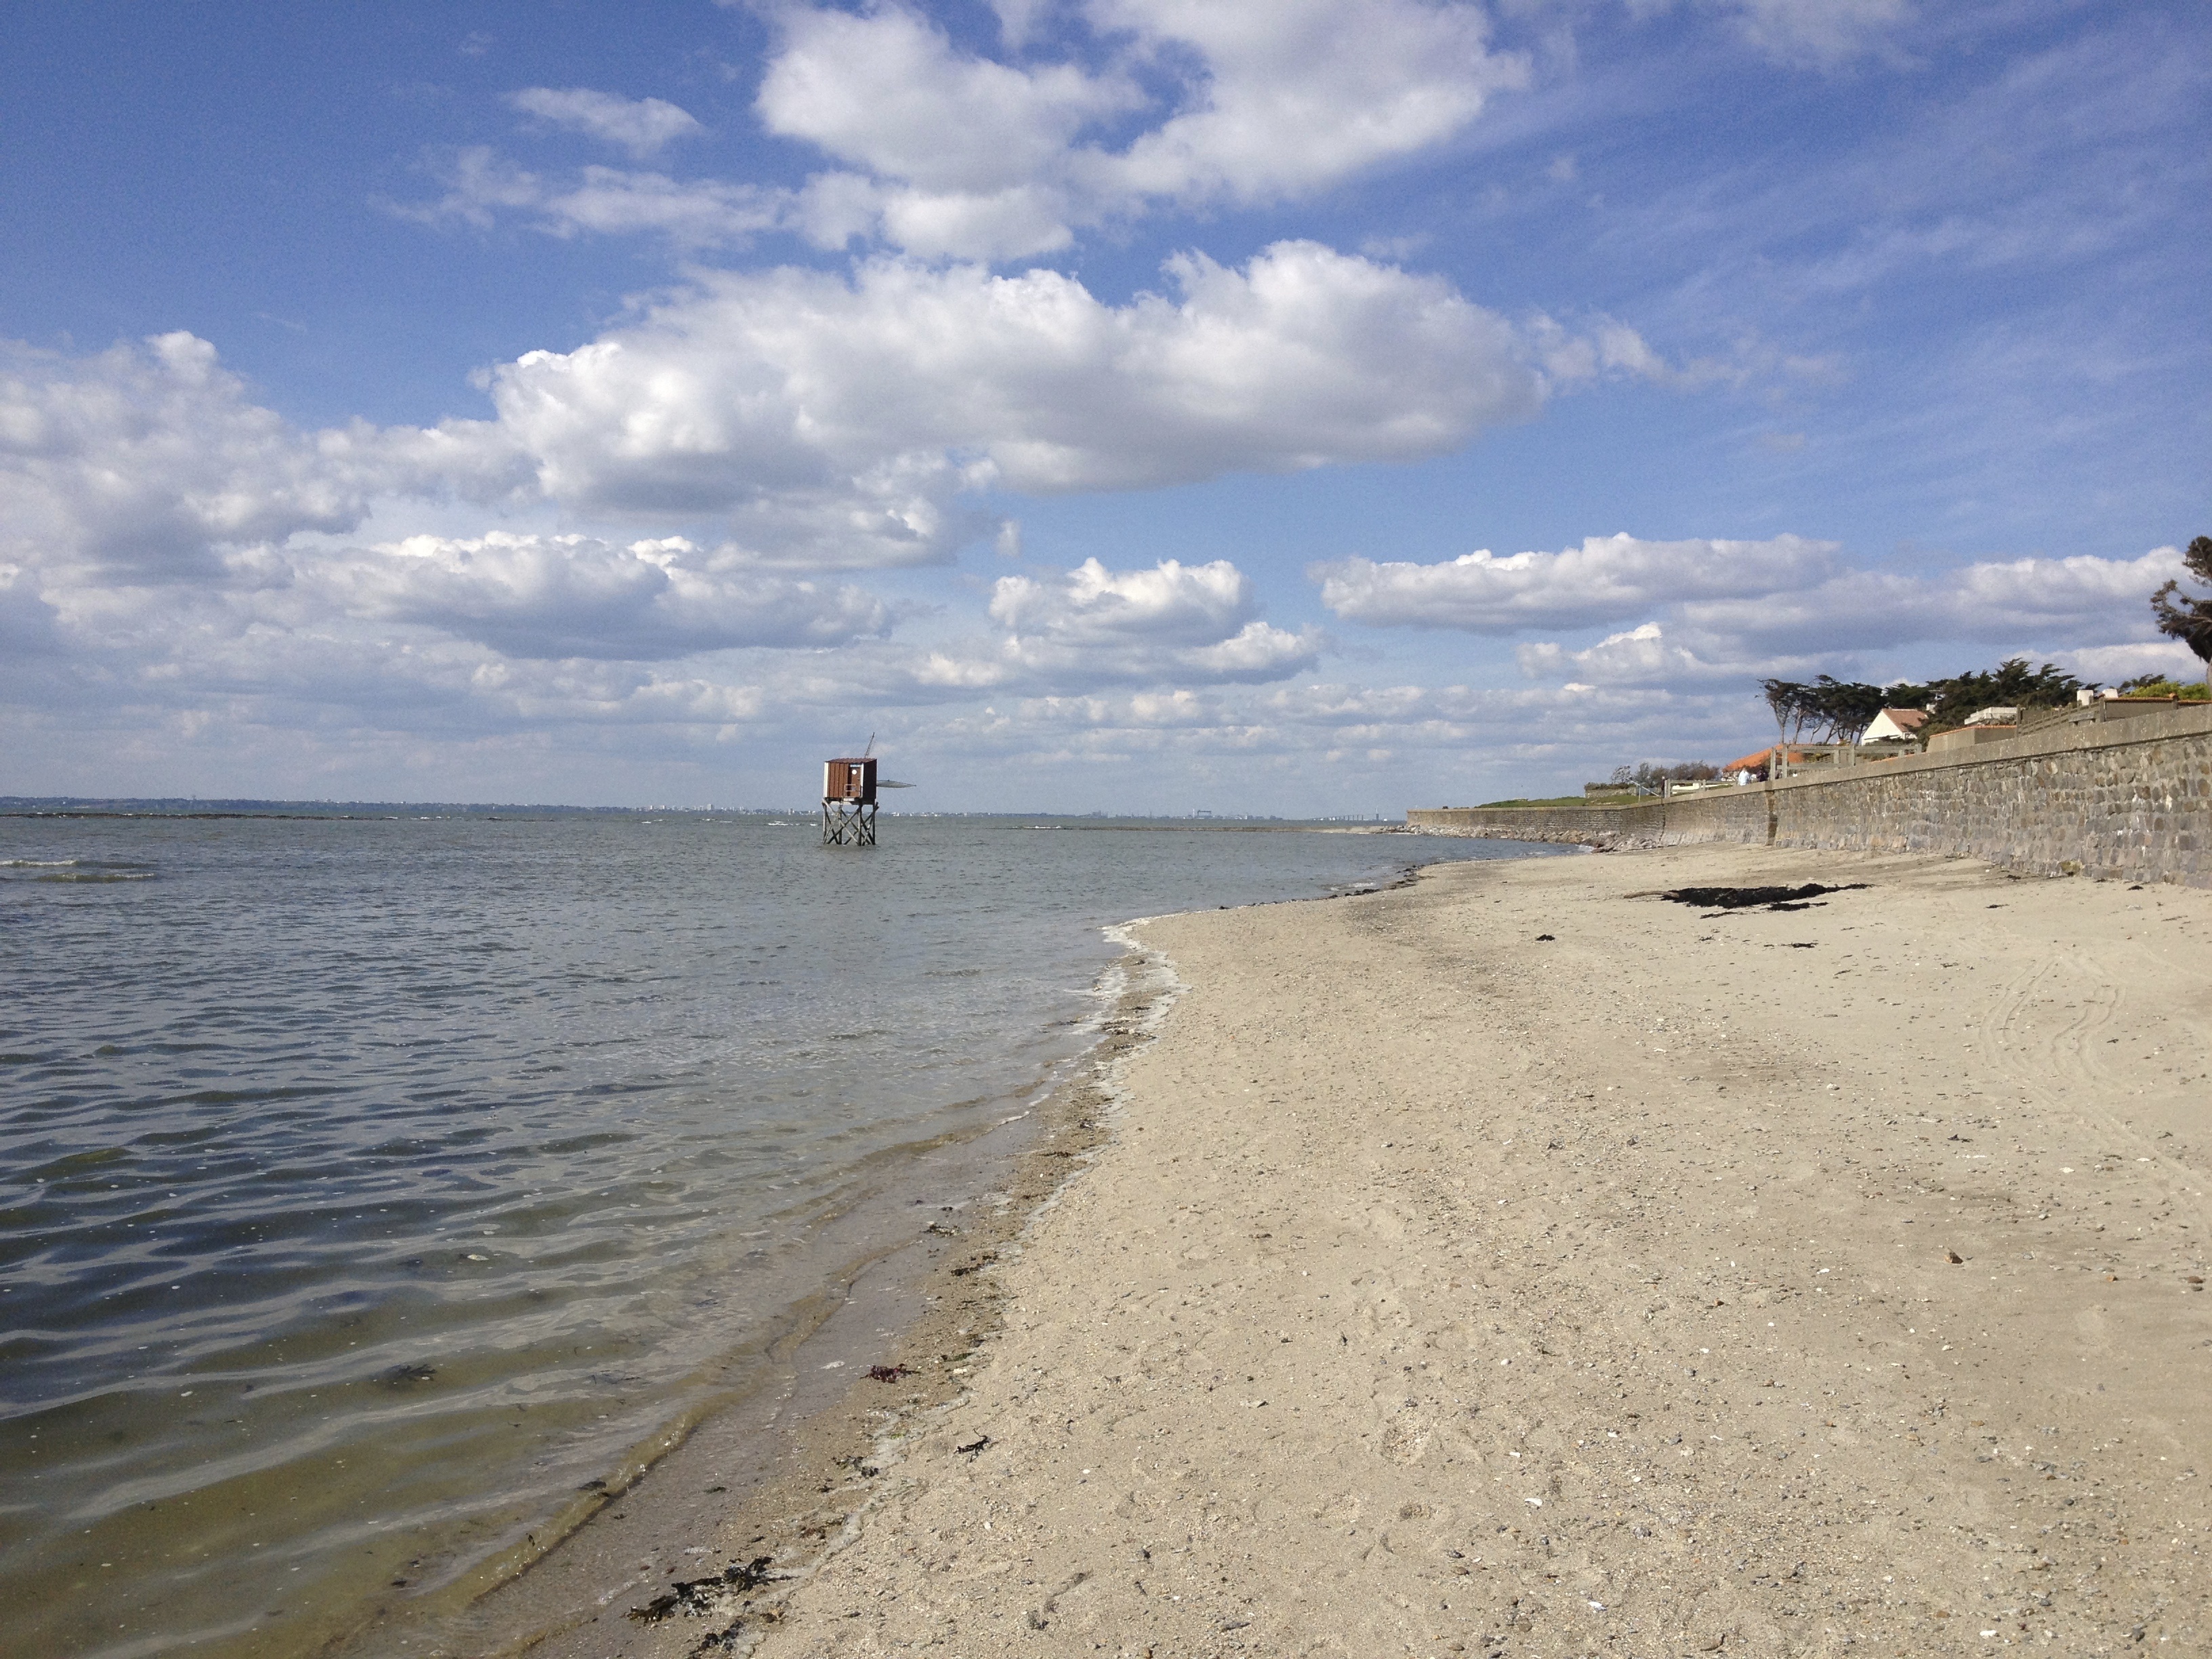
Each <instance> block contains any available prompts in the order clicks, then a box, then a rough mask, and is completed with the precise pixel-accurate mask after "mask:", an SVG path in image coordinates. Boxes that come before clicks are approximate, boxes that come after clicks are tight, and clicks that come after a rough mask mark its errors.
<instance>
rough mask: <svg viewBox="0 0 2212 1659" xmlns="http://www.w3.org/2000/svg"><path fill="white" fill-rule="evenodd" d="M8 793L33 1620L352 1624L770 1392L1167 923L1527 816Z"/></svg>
mask: <svg viewBox="0 0 2212 1659" xmlns="http://www.w3.org/2000/svg"><path fill="white" fill-rule="evenodd" d="M817 843H818V836H817V829H816V826H815V823H814V822H813V820H812V819H811V817H805V816H801V815H791V816H787V817H780V818H779V817H772V816H766V815H757V814H734V813H719V814H718V813H713V812H706V813H670V814H654V813H639V814H625V815H563V816H549V817H526V816H525V817H516V816H513V815H503V814H486V813H454V814H437V813H431V812H410V811H406V810H405V809H395V810H394V811H392V813H391V814H390V815H388V816H374V815H367V814H364V815H360V816H352V817H307V816H276V815H270V814H262V815H252V814H248V815H242V816H232V817H185V816H181V815H174V816H154V817H69V818H63V817H5V818H0V966H4V968H5V971H6V977H5V985H6V994H5V998H4V1002H0V1607H6V1608H7V1609H8V1617H7V1618H6V1619H5V1620H0V1654H5V1655H9V1656H15V1655H22V1656H33V1655H35V1656H40V1659H58V1656H95V1655H96V1656H102V1659H128V1656H138V1655H151V1654H167V1653H174V1652H184V1651H191V1652H194V1653H200V1654H216V1655H224V1656H246V1655H255V1656H258V1655H289V1654H298V1653H304V1652H307V1651H310V1650H314V1649H316V1648H318V1647H319V1646H321V1645H322V1644H324V1643H325V1642H326V1641H327V1640H328V1639H329V1638H331V1635H332V1634H333V1633H335V1632H341V1631H343V1629H344V1628H345V1627H346V1625H347V1622H348V1620H349V1616H351V1615H355V1614H357V1613H358V1611H359V1610H360V1609H362V1608H363V1607H366V1606H368V1603H369V1601H370V1599H371V1598H372V1596H374V1595H387V1596H388V1595H391V1594H392V1593H395V1592H394V1589H393V1587H394V1586H395V1585H397V1586H399V1587H401V1588H405V1589H409V1591H410V1593H420V1590H421V1589H422V1588H423V1587H435V1585H436V1584H437V1583H441V1582H446V1583H450V1582H452V1581H453V1580H454V1579H456V1578H457V1577H459V1576H461V1575H464V1574H465V1573H467V1572H468V1571H470V1569H471V1567H472V1566H476V1567H480V1566H481V1564H482V1563H483V1562H484V1561H485V1560H487V1559H490V1558H492V1557H494V1556H495V1555H497V1554H498V1553H500V1552H501V1551H507V1550H511V1549H512V1547H513V1546H514V1545H515V1543H516V1541H517V1540H518V1539H520V1538H523V1537H526V1536H528V1535H530V1534H531V1529H532V1528H543V1527H544V1526H546V1525H547V1524H548V1523H549V1522H551V1521H552V1520H553V1519H554V1518H555V1517H556V1516H558V1515H560V1514H561V1513H562V1509H563V1506H564V1504H572V1503H573V1499H574V1494H575V1493H576V1492H578V1491H579V1490H580V1488H588V1487H589V1486H591V1484H592V1481H593V1480H595V1479H605V1477H606V1476H607V1475H608V1474H609V1473H610V1472H611V1470H612V1469H613V1468H615V1467H616V1466H617V1464H619V1463H620V1462H622V1461H623V1459H624V1458H626V1457H634V1456H635V1454H636V1449H637V1448H638V1447H640V1446H641V1445H646V1444H649V1443H653V1437H655V1436H656V1435H657V1434H658V1435H661V1436H663V1437H664V1438H665V1434H666V1432H667V1431H668V1428H669V1425H671V1424H677V1423H680V1422H681V1421H684V1420H685V1419H687V1418H688V1417H690V1416H695V1415H696V1414H697V1413H698V1412H700V1411H701V1410H702V1409H705V1408H706V1407H708V1406H709V1405H711V1404H712V1403H713V1400H714V1397H717V1395H716V1391H717V1390H720V1391H724V1392H726V1391H727V1390H728V1389H731V1388H732V1387H733V1386H735V1384H734V1383H733V1381H732V1379H733V1378H739V1379H740V1380H741V1377H742V1374H743V1370H744V1367H743V1365H742V1364H739V1363H738V1362H739V1360H740V1359H742V1358H743V1357H744V1355H746V1354H747V1353H749V1352H755V1351H757V1350H758V1349H759V1348H760V1346H761V1345H763V1343H764V1342H765V1341H766V1340H768V1339H769V1337H770V1336H771V1335H772V1334H774V1333H775V1331H776V1330H778V1329H779V1328H781V1327H780V1323H779V1322H781V1321H785V1320H787V1318H788V1316H789V1315H790V1310H792V1308H793V1307H794V1306H795V1305H797V1304H798V1303H799V1301H800V1300H802V1299H803V1298H805V1297H807V1296H808V1295H809V1294H811V1293H812V1292H814V1291H817V1290H818V1289H819V1288H820V1286H819V1285H818V1284H816V1283H813V1282H811V1279H810V1275H812V1276H815V1277H817V1278H818V1276H819V1274H820V1273H822V1272H823V1264H822V1263H821V1262H820V1261H817V1259H816V1258H815V1257H813V1256H811V1255H809V1253H808V1249H807V1244H808V1241H809V1239H810V1238H811V1237H816V1236H817V1235H818V1234H819V1233H820V1232H821V1230H822V1229H823V1228H824V1227H825V1225H828V1224H829V1222H831V1221H832V1220H833V1219H834V1218H836V1217H838V1216H839V1215H840V1214H842V1213H844V1212H849V1211H850V1210H851V1209H852V1208H853V1206H856V1205H861V1204H865V1203H866V1201H867V1200H868V1198H869V1196H870V1194H872V1192H876V1191H878V1190H879V1189H880V1188H881V1187H882V1185H883V1182H884V1179H885V1178H886V1175H887V1172H889V1171H892V1170H896V1168H897V1167H898V1165H899V1164H900V1162H901V1160H902V1158H911V1157H912V1156H914V1155H915V1153H916V1152H917V1150H918V1149H921V1148H924V1147H931V1146H938V1147H941V1146H944V1145H945V1144H946V1143H947V1142H948V1140H949V1141H952V1142H958V1141H960V1140H962V1139H963V1137H974V1136H976V1135H979V1134H981V1133H982V1132H983V1131H984V1130H986V1129H987V1128H989V1127H992V1126H993V1125H994V1124H999V1123H1001V1122H1002V1121H1004V1120H1005V1119H1006V1117H1007V1116H1008V1115H1011V1114H1014V1113H1018V1112H1019V1111H1021V1110H1022V1109H1024V1106H1025V1105H1026V1104H1028V1103H1030V1102H1032V1101H1033V1100H1034V1099H1035V1098H1036V1095H1037V1092H1038V1091H1039V1090H1040V1089H1041V1088H1042V1086H1044V1085H1047V1084H1048V1083H1049V1081H1050V1080H1051V1079H1052V1077H1053V1076H1054V1072H1055V1068H1058V1067H1064V1066H1066V1064H1068V1063H1069V1062H1070V1060H1071V1059H1072V1057H1073V1056H1074V1055H1076V1054H1079V1052H1080V1051H1081V1049H1082V1048H1084V1047H1085V1044H1086V1043H1087V1042H1089V1041H1090V1039H1091V1032H1092V1030H1093V1024H1094V1021H1095V1019H1096V1018H1097V1015H1098V1014H1099V1012H1101V1010H1100V1006H1099V995H1098V987H1099V983H1100V975H1101V974H1102V972H1103V971H1104V970H1105V969H1107V968H1108V967H1109V964H1110V963H1112V961H1113V960H1114V958H1115V955H1116V953H1117V951H1118V947H1116V946H1115V945H1112V944H1111V943H1109V941H1108V940H1107V939H1105V938H1104V937H1103V933H1102V930H1103V928H1105V927H1108V926H1109V925H1111V924H1113V923H1115V922H1118V921H1124V920H1127V918H1129V917H1132V916H1137V915H1153V914H1159V913H1163V912H1167V911H1173V910H1180V909H1188V908H1194V907H1202V906H1213V905H1220V904H1239V903H1247V902H1257V901H1263V900H1275V899H1286V898H1296V897H1304V896H1315V895H1319V894H1322V893H1325V892H1328V891H1333V890H1334V891H1341V890H1348V889H1353V888H1357V887H1359V886H1363V885H1371V884H1376V883H1378V882H1381V881H1384V880H1387V879H1389V877H1390V876H1391V875H1392V874H1393V873H1394V872H1395V871H1397V870H1399V869H1402V868H1403V867H1405V866H1407V865H1411V864H1416V863H1423V862H1427V861H1430V860H1436V859H1439V858H1470V857H1472V858H1481V857H1498V856H1508V855H1512V854H1526V853H1529V852H1532V851H1534V850H1537V849H1534V848H1526V847H1520V846H1516V845H1513V844H1510V843H1493V842H1471V841H1452V840H1441V839H1431V838H1414V837H1389V838H1377V837H1372V836H1348V835H1329V834H1319V833H1312V832H1310V831H1309V832H1297V831H1279V830H1277V831H1272V832H1271V831H1270V830H1267V829H1256V828H1254V829H1240V828H1233V827H1230V826H1225V825H1217V826H1212V827H1208V828H1203V829H1201V828H1197V827H1194V826H1191V825H1188V824H1181V825H1175V826H1169V825H1164V824H1160V825H1152V826H1143V825H1130V824H1126V823H1113V822H1110V821H1109V822H1098V821H1095V820H1073V821H1071V820H1049V819H1014V818H972V817H970V818H963V817H886V818H884V820H883V821H882V844H881V845H880V846H879V847H878V848H874V849H872V850H860V849H841V848H823V847H821V846H820V845H818V844H817Z"/></svg>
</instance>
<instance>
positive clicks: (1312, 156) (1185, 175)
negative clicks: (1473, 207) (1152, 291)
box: [758, 0, 1528, 259]
mask: <svg viewBox="0 0 2212 1659" xmlns="http://www.w3.org/2000/svg"><path fill="white" fill-rule="evenodd" d="M1069 16H1070V18H1071V19H1074V20H1079V21H1082V22H1084V23H1085V24H1087V25H1088V27H1089V29H1090V30H1091V35H1092V37H1093V40H1094V43H1095V44H1097V46H1098V47H1099V48H1100V57H1101V59H1102V62H1101V64H1100V66H1098V67H1095V68H1094V67H1091V66H1087V65H1086V64H1083V63H1079V62H1075V61H1061V62H1046V63H1038V62H1026V61H1024V62H1014V63H1006V62H1000V61H999V60H997V59H995V58H989V57H986V56H983V55H982V54H981V53H978V52H969V51H966V50H963V49H962V48H960V47H957V46H955V45H954V44H953V43H952V41H951V40H950V39H949V38H948V37H947V36H946V35H945V33H944V32H943V31H942V30H941V29H939V27H937V26H936V25H935V24H934V23H933V22H931V21H928V20H927V18H925V17H923V16H922V15H920V14H919V13H918V12H917V11H915V10H913V9H908V8H905V7H901V6H897V5H885V6H882V7H878V8H876V9H872V10H870V11H867V12H865V13H862V14H859V15H854V14H851V13H847V12H842V11H834V10H827V9H812V8H805V7H794V8H792V9H787V10H786V11H785V12H784V13H782V14H781V24H782V28H783V39H782V42H781V46H780V48H779V50H778V52H776V54H775V58H773V59H772V60H771V62H770V64H769V69H768V72H767V74H766V76H764V77H763V82H762V87H761V92H760V97H759V100H758V112H759V114H760V117H761V119H762V122H763V125H766V126H767V127H768V128H769V131H773V132H775V133H778V134H781V135H782V136H784V137H792V138H797V139H801V140H804V141H805V142H807V143H811V144H813V145H815V146H816V147H817V148H818V149H821V150H823V152H824V153H825V154H826V155H829V156H831V157H833V158H835V159H836V161H841V162H842V163H845V164H846V165H847V166H848V167H852V168H855V169H858V170H859V171H857V172H854V173H848V174H845V175H842V181H841V182H837V183H835V184H833V185H829V186H828V193H829V195H830V196H833V197H835V198H836V201H837V202H838V203H840V204H842V208H841V210H840V211H839V212H837V213H834V214H824V215H822V216H818V217H817V218H815V219H814V220H813V221H812V224H813V229H814V234H816V235H817V238H818V239H819V240H823V242H825V244H827V245H830V246H836V245H837V244H838V243H840V242H842V240H844V239H845V237H847V236H848V235H852V234H863V233H865V232H869V231H872V232H875V233H876V234H881V235H882V236H884V238H885V239H886V240H890V242H892V243H893V244H895V245H896V246H900V247H903V248H905V249H907V250H908V251H909V252H915V253H918V254H921V255H924V256H930V257H953V258H985V259H1005V258H1015V257H1018V256H1019V255H1022V254H1026V253H1036V252H1048V251H1051V250H1053V249H1055V248H1059V247H1062V246H1066V244H1067V243H1068V242H1069V241H1070V240H1072V238H1073V234H1074V233H1075V232H1076V231H1077V230H1078V229H1080V228H1084V227H1086V226H1091V225H1096V224H1099V223H1102V222H1106V221H1108V220H1110V219H1113V218H1115V217H1117V216H1129V215H1133V214H1135V213H1139V212H1141V211H1143V210H1146V208H1147V207H1148V206H1150V205H1151V204H1159V203H1165V204H1176V205H1181V206H1194V205H1201V204H1207V203H1232V204H1254V203H1261V202H1269V201H1276V200H1281V199H1285V198H1289V197H1296V196H1299V195H1303V194H1307V193H1310V192H1312V191H1316V190H1321V189H1325V188H1327V187H1328V186H1330V185H1334V184H1336V183H1338V182H1339V181H1340V180H1342V179H1346V178H1349V177H1351V176H1352V175H1353V174H1354V173H1358V172H1360V171H1362V170H1364V169H1365V168H1368V167H1373V166H1376V165H1377V164H1378V163H1382V162H1385V161H1392V160H1395V159H1398V158H1401V157H1404V156H1407V155H1414V154H1417V153H1419V151H1422V150H1424V149H1430V148H1432V147H1434V146H1435V145H1437V144H1439V143H1444V142H1446V141H1447V140H1449V139H1450V138H1451V137H1453V136H1454V135H1455V134H1456V133H1458V132H1459V131H1462V129H1463V128H1464V127H1466V126H1467V125H1468V123H1470V122H1471V121H1473V120H1474V118H1475V117H1476V116H1477V115H1478V114H1479V113H1480V112H1481V110H1482V107H1483V106H1484V104H1485V102H1486V100H1488V98H1489V97H1490V96H1491V95H1492V94H1494V93H1495V92H1497V91H1498V90H1499V89H1501V88H1507V87H1516V86H1519V85H1522V84H1523V83H1524V82H1526V79H1527V76H1528V66H1527V64H1526V63H1525V62H1524V61H1523V60H1522V58H1518V57H1515V56H1512V55H1510V54H1498V53H1493V52H1491V51H1490V49H1489V46H1488V40H1487V22H1486V17H1485V15H1484V14H1483V12H1482V10H1481V9H1480V8H1479V7H1476V6H1473V5H1468V4H1461V3H1448V0H1445V3H1439V0H1209V3H1205V4H1195V5H1194V4H1188V3H1168V0H1091V3H1090V4H1088V5H1085V6H1083V7H1081V8H1079V9H1075V10H1074V11H1073V12H1071V13H1070V14H1069ZM1033 21H1034V18H1033V16H1032V15H1031V13H1030V11H1029V10H1028V9H1019V10H1018V11H1017V12H1016V13H1015V14H1012V15H1010V16H1009V17H1008V28H1007V30H1006V33H1007V35H1008V37H1009V40H1010V41H1011V42H1012V43H1015V44H1018V43H1020V42H1021V41H1023V40H1026V39H1028V38H1029V35H1030V28H1029V25H1030V23H1031V22H1033ZM1148 85H1149V87H1150V88H1153V89H1154V90H1150V91H1148V90H1147V88H1148ZM1162 89H1164V90H1162ZM1131 123H1134V124H1135V125H1136V129H1137V130H1136V131H1134V132H1133V134H1130V135H1128V136H1127V137H1122V136H1121V129H1122V128H1124V127H1126V126H1127V125H1130V124H1131ZM1086 134H1088V135H1089V136H1088V137H1085V135H1086ZM833 176H834V175H833ZM817 182H818V183H819V182H820V181H817Z"/></svg>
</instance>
